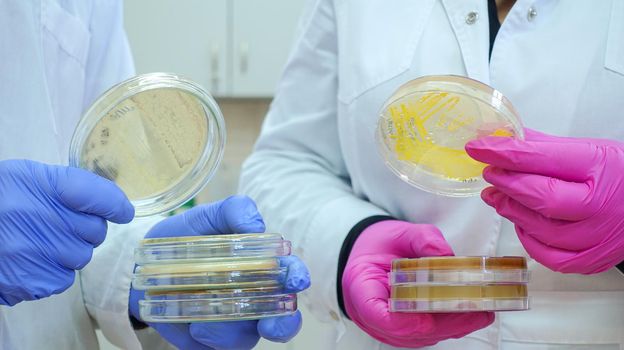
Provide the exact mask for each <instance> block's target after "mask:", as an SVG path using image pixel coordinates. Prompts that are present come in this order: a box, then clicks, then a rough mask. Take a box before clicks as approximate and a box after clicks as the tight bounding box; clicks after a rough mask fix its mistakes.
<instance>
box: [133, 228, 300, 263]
mask: <svg viewBox="0 0 624 350" xmlns="http://www.w3.org/2000/svg"><path fill="white" fill-rule="evenodd" d="M290 252H291V244H290V241H287V240H284V238H283V237H282V236H281V235H279V234H273V233H260V234H233V235H206V236H186V237H171V238H156V239H145V240H143V241H141V243H140V246H139V247H138V248H136V249H135V251H134V259H135V262H136V264H138V265H146V264H174V263H191V262H193V263H199V262H210V261H213V260H224V259H244V258H249V259H257V258H261V257H278V256H286V255H290Z"/></svg>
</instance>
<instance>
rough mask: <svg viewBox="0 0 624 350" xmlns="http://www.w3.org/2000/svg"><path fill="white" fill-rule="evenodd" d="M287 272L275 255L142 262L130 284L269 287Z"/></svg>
mask: <svg viewBox="0 0 624 350" xmlns="http://www.w3.org/2000/svg"><path fill="white" fill-rule="evenodd" d="M286 273H287V268H285V267H280V266H279V261H277V259H264V260H242V261H241V260H230V261H225V262H218V263H211V264H206V263H202V264H195V263H192V264H172V265H160V264H159V265H145V266H139V267H137V269H136V271H135V274H134V276H133V280H132V285H133V287H134V288H135V289H138V290H188V289H223V288H252V287H263V286H264V287H271V286H281V285H282V284H283V282H284V280H285V277H286Z"/></svg>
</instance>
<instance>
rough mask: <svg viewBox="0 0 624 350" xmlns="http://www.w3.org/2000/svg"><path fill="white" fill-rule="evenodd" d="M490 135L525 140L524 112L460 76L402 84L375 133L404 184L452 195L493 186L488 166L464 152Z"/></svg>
mask: <svg viewBox="0 0 624 350" xmlns="http://www.w3.org/2000/svg"><path fill="white" fill-rule="evenodd" d="M485 136H499V137H513V138H517V139H523V137H524V131H523V128H522V123H521V122H520V118H519V116H518V113H517V112H516V110H515V109H514V108H513V106H512V104H511V102H509V100H508V99H507V98H505V96H503V94H502V93H500V92H499V91H497V90H494V89H493V88H491V87H489V86H488V85H486V84H483V83H481V82H478V81H476V80H473V79H470V78H465V77H461V76H455V75H438V76H424V77H420V78H418V79H415V80H412V81H409V82H407V83H405V84H404V85H402V86H400V87H399V88H398V89H397V90H396V91H395V92H394V93H393V94H392V95H391V96H390V97H389V98H388V99H387V100H386V102H385V103H384V105H383V106H382V107H381V110H380V112H379V119H378V122H377V129H376V133H375V137H376V142H377V148H378V150H379V152H380V154H381V156H382V157H383V160H384V162H385V164H386V165H387V166H388V168H390V170H391V171H392V172H394V173H395V174H396V175H397V176H398V177H399V178H400V179H401V180H403V181H405V182H407V183H409V184H410V185H412V186H415V187H417V188H420V189H422V190H424V191H427V192H430V193H434V194H439V195H444V196H451V197H468V196H473V195H478V194H479V192H481V190H482V189H483V188H485V187H486V186H487V184H486V182H485V181H484V180H483V178H482V176H481V173H482V171H483V168H484V167H485V164H483V163H480V162H478V161H476V160H474V159H472V158H471V157H470V156H469V155H468V153H466V151H465V149H464V148H465V146H466V143H467V142H469V141H471V140H474V139H478V138H481V137H485Z"/></svg>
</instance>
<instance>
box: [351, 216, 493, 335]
mask: <svg viewBox="0 0 624 350" xmlns="http://www.w3.org/2000/svg"><path fill="white" fill-rule="evenodd" d="M449 255H453V251H452V250H451V247H450V246H449V245H448V243H447V242H446V240H445V239H444V237H443V236H442V233H441V232H440V231H439V230H438V229H437V228H436V227H435V226H432V225H417V224H412V223H409V222H404V221H396V220H388V221H382V222H378V223H376V224H373V225H371V226H369V227H368V228H367V229H365V230H364V231H363V232H362V233H361V234H360V236H359V237H358V238H357V241H356V242H355V244H354V246H353V249H352V250H351V253H350V255H349V259H348V261H347V265H346V267H345V271H344V275H343V278H342V290H343V299H344V302H345V308H346V311H347V314H348V315H349V317H350V318H351V320H352V321H353V322H355V323H356V324H357V325H358V326H359V327H360V328H361V329H362V330H364V331H365V332H366V333H368V334H369V335H370V336H371V337H373V338H375V339H377V340H379V341H380V342H383V343H386V344H389V345H393V346H397V347H422V346H427V345H433V344H436V343H438V342H440V341H442V340H445V339H449V338H461V337H463V336H465V335H467V334H469V333H472V332H474V331H476V330H478V329H481V328H484V327H486V326H488V325H489V324H491V323H492V322H493V321H494V314H493V313H490V312H474V313H453V314H442V313H440V314H420V313H419V314H416V313H413V314H410V313H391V312H389V310H388V299H389V296H390V287H389V284H388V272H389V271H390V268H391V263H392V260H394V259H399V258H417V257H423V256H449Z"/></svg>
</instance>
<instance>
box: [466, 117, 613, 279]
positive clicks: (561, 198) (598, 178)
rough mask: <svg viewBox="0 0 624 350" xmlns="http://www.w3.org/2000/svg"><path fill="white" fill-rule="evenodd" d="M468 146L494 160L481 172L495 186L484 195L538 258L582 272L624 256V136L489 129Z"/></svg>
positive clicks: (485, 159) (479, 155)
mask: <svg viewBox="0 0 624 350" xmlns="http://www.w3.org/2000/svg"><path fill="white" fill-rule="evenodd" d="M466 150H467V152H468V154H469V155H470V156H471V157H473V158H474V159H476V160H479V161H481V162H484V163H488V164H490V166H488V167H487V168H485V170H484V171H483V177H484V178H485V180H486V181H487V182H489V183H491V184H492V185H494V187H489V188H486V189H485V190H483V192H482V193H481V197H482V198H483V200H484V201H485V202H486V203H487V204H488V205H490V206H492V207H494V208H495V209H496V211H497V212H498V213H499V214H500V215H501V216H504V217H506V218H507V219H509V220H510V221H512V222H513V223H514V224H515V227H516V232H517V234H518V237H519V238H520V242H522V245H523V246H524V248H525V249H526V250H527V252H528V253H529V255H530V256H531V257H532V258H533V259H535V260H537V261H538V262H540V263H541V264H543V265H544V266H546V267H548V268H550V269H552V270H554V271H560V272H566V273H583V274H591V273H598V272H602V271H605V270H608V269H610V268H612V267H613V266H615V265H617V264H619V263H620V262H622V260H624V144H622V143H619V142H616V141H609V140H600V139H588V138H570V137H556V136H551V135H546V134H542V133H538V132H536V131H533V130H530V129H526V140H525V141H518V140H514V139H511V138H505V137H486V138H482V139H479V140H475V141H471V142H469V143H468V144H467V146H466Z"/></svg>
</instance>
